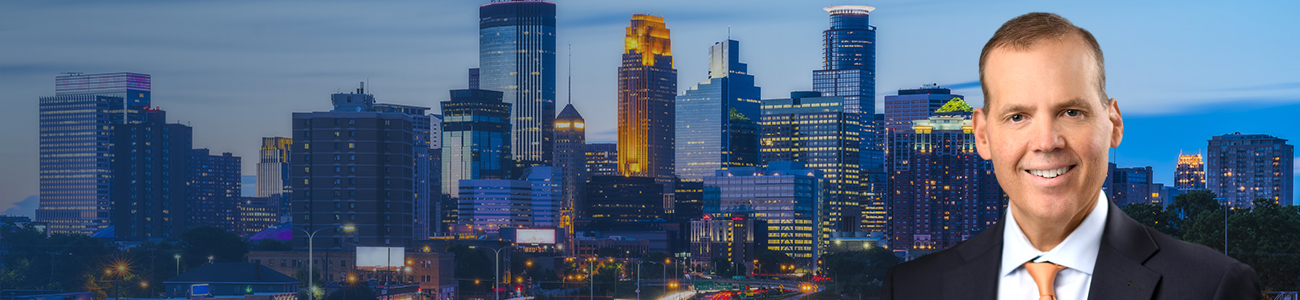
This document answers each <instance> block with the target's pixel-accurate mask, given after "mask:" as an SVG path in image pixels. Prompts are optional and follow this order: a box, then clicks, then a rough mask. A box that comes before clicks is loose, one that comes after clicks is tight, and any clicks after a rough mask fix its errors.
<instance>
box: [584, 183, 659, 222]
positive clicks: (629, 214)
mask: <svg viewBox="0 0 1300 300" xmlns="http://www.w3.org/2000/svg"><path fill="white" fill-rule="evenodd" d="M663 190H664V185H663V184H660V183H658V182H656V181H655V179H654V178H650V177H628V176H591V179H590V180H588V181H587V200H586V201H583V202H585V203H586V205H587V207H585V208H583V210H582V211H583V212H584V213H585V214H586V215H583V217H584V218H591V219H594V220H598V221H608V222H612V223H631V222H650V221H654V220H655V219H663V218H666V217H667V216H668V214H667V213H666V212H665V211H664V206H663V194H662V193H663Z"/></svg>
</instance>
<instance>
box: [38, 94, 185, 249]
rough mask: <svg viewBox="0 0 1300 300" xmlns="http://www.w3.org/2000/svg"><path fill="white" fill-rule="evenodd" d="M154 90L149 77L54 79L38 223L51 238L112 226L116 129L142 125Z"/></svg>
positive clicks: (44, 107) (45, 117) (44, 114)
mask: <svg viewBox="0 0 1300 300" xmlns="http://www.w3.org/2000/svg"><path fill="white" fill-rule="evenodd" d="M149 89H150V76H149V75H148V74H138V73H107V74H89V75H87V74H81V73H72V74H69V75H64V76H58V77H55V78H54V96H50V97H40V108H39V110H40V190H41V200H40V207H39V208H37V209H36V221H37V222H45V223H47V224H49V230H50V233H68V234H85V235H90V234H92V233H95V231H98V230H100V229H104V228H105V227H108V226H109V223H110V214H111V209H112V208H111V207H112V205H113V204H112V201H111V200H110V199H109V198H110V194H111V193H112V190H113V189H112V188H110V181H111V178H112V174H110V172H111V171H110V169H111V168H110V167H109V165H110V164H111V163H112V161H111V160H112V158H113V155H112V151H113V149H112V145H113V143H111V142H110V140H109V139H111V137H112V132H113V127H114V126H115V125H118V124H131V123H138V122H140V121H141V119H142V118H143V116H142V113H141V111H142V109H143V108H144V107H148V106H149V105H150V92H149ZM186 153H188V149H187V150H186Z"/></svg>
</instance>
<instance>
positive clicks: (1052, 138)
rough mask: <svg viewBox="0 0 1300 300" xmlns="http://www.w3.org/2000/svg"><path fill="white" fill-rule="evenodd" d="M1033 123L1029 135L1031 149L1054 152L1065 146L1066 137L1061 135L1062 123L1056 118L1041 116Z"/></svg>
mask: <svg viewBox="0 0 1300 300" xmlns="http://www.w3.org/2000/svg"><path fill="white" fill-rule="evenodd" d="M1039 120H1040V121H1039V122H1035V124H1034V125H1033V131H1032V132H1031V133H1030V135H1029V139H1030V140H1029V147H1030V149H1029V150H1033V151H1036V152H1052V151H1056V150H1058V149H1061V148H1063V147H1065V137H1063V136H1061V130H1062V129H1063V128H1060V126H1061V125H1062V124H1061V123H1060V122H1057V121H1056V120H1055V119H1054V118H1040V119H1039Z"/></svg>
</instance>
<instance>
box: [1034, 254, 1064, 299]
mask: <svg viewBox="0 0 1300 300" xmlns="http://www.w3.org/2000/svg"><path fill="white" fill-rule="evenodd" d="M1061 270H1065V266H1062V265H1058V264H1054V263H1050V262H1041V263H1036V262H1027V263H1025V271H1026V272H1029V277H1032V278H1034V285H1037V286H1038V299H1039V300H1055V299H1056V287H1055V286H1056V273H1057V272H1060V271H1061Z"/></svg>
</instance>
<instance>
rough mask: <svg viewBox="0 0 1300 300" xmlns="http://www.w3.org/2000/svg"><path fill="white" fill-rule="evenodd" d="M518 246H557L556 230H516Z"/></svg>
mask: <svg viewBox="0 0 1300 300" xmlns="http://www.w3.org/2000/svg"><path fill="white" fill-rule="evenodd" d="M515 243H516V244H548V245H549V244H555V229H554V228H545V229H516V230H515Z"/></svg>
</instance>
